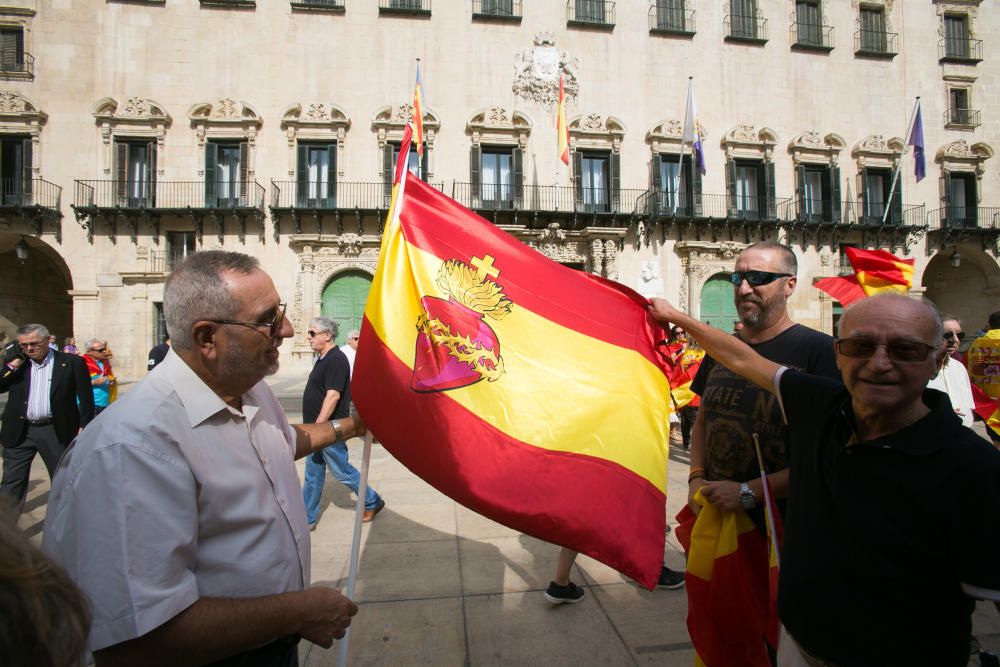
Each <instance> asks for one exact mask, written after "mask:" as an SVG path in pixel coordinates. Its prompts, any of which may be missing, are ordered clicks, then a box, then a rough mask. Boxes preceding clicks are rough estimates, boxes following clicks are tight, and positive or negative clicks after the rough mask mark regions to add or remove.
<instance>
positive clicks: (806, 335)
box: [784, 322, 833, 346]
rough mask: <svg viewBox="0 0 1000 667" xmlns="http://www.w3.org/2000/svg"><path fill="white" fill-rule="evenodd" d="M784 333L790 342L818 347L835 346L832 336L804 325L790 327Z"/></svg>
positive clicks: (797, 324)
mask: <svg viewBox="0 0 1000 667" xmlns="http://www.w3.org/2000/svg"><path fill="white" fill-rule="evenodd" d="M784 333H785V334H787V336H788V340H792V341H795V342H797V343H802V344H806V345H817V346H819V345H822V346H832V345H833V336H831V335H830V334H827V333H823V332H822V331H817V330H816V329H813V328H811V327H807V326H806V325H804V324H799V323H798V322H796V323H795V324H793V325H792V326H790V327H789V328H788V329H787V330H786V331H785V332H784Z"/></svg>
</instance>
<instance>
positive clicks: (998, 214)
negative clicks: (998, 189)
mask: <svg viewBox="0 0 1000 667" xmlns="http://www.w3.org/2000/svg"><path fill="white" fill-rule="evenodd" d="M927 225H928V227H929V228H930V230H931V231H934V230H937V229H945V230H947V229H965V230H969V229H984V230H1000V207H998V206H992V207H990V206H945V207H944V208H939V209H936V210H934V211H931V212H930V213H929V214H928V216H927Z"/></svg>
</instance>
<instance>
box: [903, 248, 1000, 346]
mask: <svg viewBox="0 0 1000 667" xmlns="http://www.w3.org/2000/svg"><path fill="white" fill-rule="evenodd" d="M956 251H957V252H959V254H960V257H961V260H960V262H959V266H958V268H952V265H951V257H952V255H953V254H954V252H956ZM922 284H923V287H924V296H925V297H927V298H928V299H930V300H931V301H933V302H934V305H935V306H937V307H938V309H939V310H941V312H944V313H947V314H949V315H952V316H954V317H957V318H958V319H959V320H961V321H962V326H963V327H964V328H965V331H967V332H968V333H969V334H970V335H971V334H972V332H974V331H977V330H978V329H979V328H980V327H982V326H985V325H986V320H987V318H988V317H989V315H990V313H992V312H993V311H995V310H998V309H1000V299H998V297H997V296H996V295H995V294H993V295H991V293H994V292H995V291H996V288H995V287H994V288H993V289H990V288H991V287H993V286H995V285H1000V268H998V267H997V263H996V261H995V260H994V259H993V258H992V257H990V256H989V255H987V254H986V253H985V252H983V251H982V250H981V249H980V248H978V247H975V246H966V245H962V246H956V247H955V248H954V249H952V250H950V251H946V252H939V253H937V254H936V255H934V257H932V258H931V261H930V262H928V263H927V268H926V269H925V270H924V275H923V280H922Z"/></svg>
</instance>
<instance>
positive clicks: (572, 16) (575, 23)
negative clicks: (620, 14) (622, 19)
mask: <svg viewBox="0 0 1000 667" xmlns="http://www.w3.org/2000/svg"><path fill="white" fill-rule="evenodd" d="M566 25H567V26H570V27H575V28H598V29H602V30H613V29H614V27H615V3H614V2H612V1H611V0H569V1H568V2H567V3H566Z"/></svg>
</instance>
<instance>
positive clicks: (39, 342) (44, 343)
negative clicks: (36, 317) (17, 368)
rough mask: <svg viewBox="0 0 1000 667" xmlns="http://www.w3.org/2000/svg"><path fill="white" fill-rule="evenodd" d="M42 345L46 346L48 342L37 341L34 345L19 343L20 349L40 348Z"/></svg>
mask: <svg viewBox="0 0 1000 667" xmlns="http://www.w3.org/2000/svg"><path fill="white" fill-rule="evenodd" d="M43 345H48V341H44V340H39V341H36V342H34V343H20V346H21V347H42V346H43Z"/></svg>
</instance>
